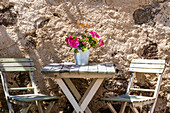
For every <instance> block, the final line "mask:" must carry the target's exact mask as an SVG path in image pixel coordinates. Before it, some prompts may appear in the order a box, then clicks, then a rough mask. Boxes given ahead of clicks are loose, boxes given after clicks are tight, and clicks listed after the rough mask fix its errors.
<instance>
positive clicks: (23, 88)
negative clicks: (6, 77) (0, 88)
mask: <svg viewBox="0 0 170 113" xmlns="http://www.w3.org/2000/svg"><path fill="white" fill-rule="evenodd" d="M28 89H34V88H33V87H19V88H8V90H9V91H17V90H28Z"/></svg>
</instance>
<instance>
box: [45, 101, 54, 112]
mask: <svg viewBox="0 0 170 113" xmlns="http://www.w3.org/2000/svg"><path fill="white" fill-rule="evenodd" d="M54 104H55V101H52V102H50V104H49V105H48V107H47V109H46V110H45V113H49V112H50V111H51V109H52V107H53V106H54Z"/></svg>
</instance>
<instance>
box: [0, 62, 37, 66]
mask: <svg viewBox="0 0 170 113" xmlns="http://www.w3.org/2000/svg"><path fill="white" fill-rule="evenodd" d="M18 66H23V67H24V66H34V63H33V62H26V63H0V67H18Z"/></svg>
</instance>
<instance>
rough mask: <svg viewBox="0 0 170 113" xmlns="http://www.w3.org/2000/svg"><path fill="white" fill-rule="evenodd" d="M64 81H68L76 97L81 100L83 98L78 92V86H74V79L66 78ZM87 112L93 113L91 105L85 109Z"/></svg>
mask: <svg viewBox="0 0 170 113" xmlns="http://www.w3.org/2000/svg"><path fill="white" fill-rule="evenodd" d="M64 81H65V82H66V84H67V86H68V87H69V89H70V90H71V92H72V93H73V95H74V96H75V97H76V99H77V100H78V101H80V99H81V95H80V93H79V92H78V90H77V89H76V87H75V86H74V84H73V83H72V81H71V80H70V79H69V78H65V79H64ZM85 112H86V113H92V112H91V110H90V109H89V107H87V108H86V109H85ZM73 113H75V111H73Z"/></svg>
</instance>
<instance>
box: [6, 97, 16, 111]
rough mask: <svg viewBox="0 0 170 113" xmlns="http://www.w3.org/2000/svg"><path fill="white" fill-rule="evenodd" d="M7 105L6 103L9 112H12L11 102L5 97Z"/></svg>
mask: <svg viewBox="0 0 170 113" xmlns="http://www.w3.org/2000/svg"><path fill="white" fill-rule="evenodd" d="M7 105H8V109H9V113H14V110H13V108H12V104H11V103H10V102H9V100H8V99H7Z"/></svg>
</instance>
